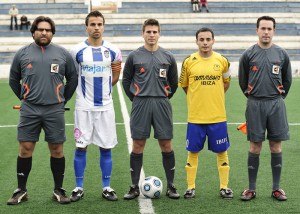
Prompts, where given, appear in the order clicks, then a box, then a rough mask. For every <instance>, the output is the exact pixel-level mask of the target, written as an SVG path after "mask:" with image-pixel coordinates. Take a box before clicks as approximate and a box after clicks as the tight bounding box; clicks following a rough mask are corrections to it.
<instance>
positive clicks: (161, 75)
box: [159, 68, 167, 78]
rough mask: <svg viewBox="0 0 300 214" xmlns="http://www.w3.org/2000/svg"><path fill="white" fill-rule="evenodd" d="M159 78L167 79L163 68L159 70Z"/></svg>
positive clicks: (165, 70)
mask: <svg viewBox="0 0 300 214" xmlns="http://www.w3.org/2000/svg"><path fill="white" fill-rule="evenodd" d="M159 77H164V78H166V77H167V69H165V68H161V69H159Z"/></svg>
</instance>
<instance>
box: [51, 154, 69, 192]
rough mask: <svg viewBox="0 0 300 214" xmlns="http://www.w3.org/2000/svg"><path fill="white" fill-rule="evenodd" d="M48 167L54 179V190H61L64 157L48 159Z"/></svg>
mask: <svg viewBox="0 0 300 214" xmlns="http://www.w3.org/2000/svg"><path fill="white" fill-rule="evenodd" d="M50 166H51V171H52V174H53V179H54V189H59V188H62V186H63V181H64V173H65V157H62V158H54V157H51V158H50Z"/></svg>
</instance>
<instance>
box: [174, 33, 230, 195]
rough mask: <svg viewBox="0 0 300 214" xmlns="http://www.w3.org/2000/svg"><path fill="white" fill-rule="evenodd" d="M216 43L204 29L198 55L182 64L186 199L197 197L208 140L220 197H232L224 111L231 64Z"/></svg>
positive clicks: (211, 34) (199, 36) (198, 36)
mask: <svg viewBox="0 0 300 214" xmlns="http://www.w3.org/2000/svg"><path fill="white" fill-rule="evenodd" d="M214 42H215V40H214V32H213V31H212V30H211V29H209V28H201V29H199V30H198V31H197V32H196V44H197V45H198V52H196V53H193V54H191V55H190V56H188V57H187V58H186V59H185V60H184V61H183V64H182V69H181V75H180V78H179V86H181V87H182V88H183V90H184V91H185V93H186V95H187V106H188V125H187V134H186V150H187V151H188V157H187V163H186V166H185V169H186V173H187V185H188V188H187V190H186V192H185V194H184V198H186V199H190V198H194V197H195V180H196V174H197V167H198V156H199V152H200V151H201V150H202V149H203V147H204V143H205V140H206V137H207V139H208V149H209V150H211V151H212V152H214V153H216V154H217V167H218V171H219V178H220V196H221V197H222V198H224V199H232V198H233V192H232V190H231V189H230V188H228V180H229V179H228V178H229V170H230V167H229V160H228V154H227V149H228V148H229V146H230V143H229V138H228V130H227V122H226V111H225V92H226V91H227V89H228V88H229V85H230V70H229V66H230V63H229V62H228V60H227V59H226V58H225V57H224V56H222V55H221V54H219V53H217V52H214V51H213V50H212V46H213V44H214Z"/></svg>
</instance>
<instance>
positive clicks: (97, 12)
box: [85, 10, 105, 26]
mask: <svg viewBox="0 0 300 214" xmlns="http://www.w3.org/2000/svg"><path fill="white" fill-rule="evenodd" d="M90 17H101V18H102V19H103V24H105V19H104V16H103V14H102V13H100V12H99V11H98V10H94V11H92V12H90V13H89V14H88V15H87V17H86V18H85V26H88V25H89V18H90Z"/></svg>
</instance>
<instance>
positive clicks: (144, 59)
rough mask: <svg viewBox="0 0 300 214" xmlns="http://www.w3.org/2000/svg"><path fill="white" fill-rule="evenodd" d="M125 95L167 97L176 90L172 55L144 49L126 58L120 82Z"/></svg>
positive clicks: (175, 69)
mask: <svg viewBox="0 0 300 214" xmlns="http://www.w3.org/2000/svg"><path fill="white" fill-rule="evenodd" d="M122 84H123V87H124V90H125V93H126V94H127V96H128V97H129V98H130V100H132V99H133V97H134V96H139V97H169V98H171V97H172V96H173V94H174V93H175V91H176V90H177V87H178V86H177V84H178V71H177V64H176V61H175V58H174V56H173V54H172V53H171V52H169V51H167V50H166V49H164V48H162V47H159V49H158V50H157V51H155V52H150V51H148V50H146V49H145V48H144V47H140V48H138V49H137V50H135V51H132V52H131V53H130V54H129V56H128V57H127V60H126V63H125V66H124V70H123V81H122Z"/></svg>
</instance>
